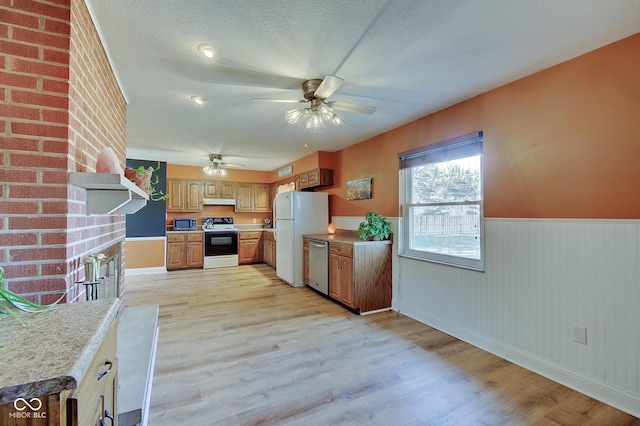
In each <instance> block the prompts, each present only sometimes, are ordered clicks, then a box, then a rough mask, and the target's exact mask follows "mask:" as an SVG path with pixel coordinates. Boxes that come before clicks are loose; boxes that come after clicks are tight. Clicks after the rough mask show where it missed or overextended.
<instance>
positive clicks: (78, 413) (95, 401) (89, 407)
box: [67, 325, 118, 426]
mask: <svg viewBox="0 0 640 426" xmlns="http://www.w3.org/2000/svg"><path fill="white" fill-rule="evenodd" d="M116 330H117V327H116V326H115V325H112V326H111V328H110V329H109V332H108V333H107V335H106V337H105V339H104V341H103V343H102V345H101V346H100V348H99V349H98V352H97V353H96V355H95V356H94V357H93V360H92V361H91V364H90V366H89V369H88V370H87V374H86V375H85V377H84V379H82V381H81V382H80V384H79V385H78V388H77V389H76V390H75V391H74V392H73V394H72V395H71V396H70V397H69V398H68V399H67V415H68V417H67V425H69V426H84V425H100V424H101V423H100V421H103V422H110V423H107V424H114V425H117V424H118V422H117V417H118V407H117V395H118V359H117V358H116V339H117V332H116ZM112 418H113V419H112Z"/></svg>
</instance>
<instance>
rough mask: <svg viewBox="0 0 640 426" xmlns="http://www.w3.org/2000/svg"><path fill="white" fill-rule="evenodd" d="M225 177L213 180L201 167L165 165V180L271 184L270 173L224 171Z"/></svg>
mask: <svg viewBox="0 0 640 426" xmlns="http://www.w3.org/2000/svg"><path fill="white" fill-rule="evenodd" d="M225 170H226V171H227V176H225V177H223V178H213V177H211V176H207V175H206V174H205V173H204V172H203V171H202V167H198V166H183V165H179V164H167V178H176V179H202V180H231V181H238V182H265V183H271V182H272V181H271V180H270V178H271V172H265V171H260V170H246V169H225Z"/></svg>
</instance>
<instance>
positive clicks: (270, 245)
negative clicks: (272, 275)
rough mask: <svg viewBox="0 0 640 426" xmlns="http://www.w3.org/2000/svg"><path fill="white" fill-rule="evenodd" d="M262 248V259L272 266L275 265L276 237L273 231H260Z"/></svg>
mask: <svg viewBox="0 0 640 426" xmlns="http://www.w3.org/2000/svg"><path fill="white" fill-rule="evenodd" d="M262 239H263V249H262V261H263V262H264V263H266V264H267V265H269V266H271V267H272V268H275V267H276V238H275V236H274V235H273V232H269V231H264V232H263V233H262Z"/></svg>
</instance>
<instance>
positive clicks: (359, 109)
mask: <svg viewBox="0 0 640 426" xmlns="http://www.w3.org/2000/svg"><path fill="white" fill-rule="evenodd" d="M328 104H329V106H330V107H331V108H333V109H339V110H340V111H348V112H356V113H358V114H367V115H371V114H373V113H374V112H376V107H372V106H367V105H360V104H350V103H347V102H335V101H334V102H328Z"/></svg>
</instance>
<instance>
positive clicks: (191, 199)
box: [167, 179, 204, 212]
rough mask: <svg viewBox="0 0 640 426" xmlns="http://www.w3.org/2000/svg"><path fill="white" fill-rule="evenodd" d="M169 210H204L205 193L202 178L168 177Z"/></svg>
mask: <svg viewBox="0 0 640 426" xmlns="http://www.w3.org/2000/svg"><path fill="white" fill-rule="evenodd" d="M167 193H168V194H169V198H167V211H170V212H191V211H201V210H202V198H203V195H204V192H203V184H202V181H201V180H190V179H168V180H167Z"/></svg>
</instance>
